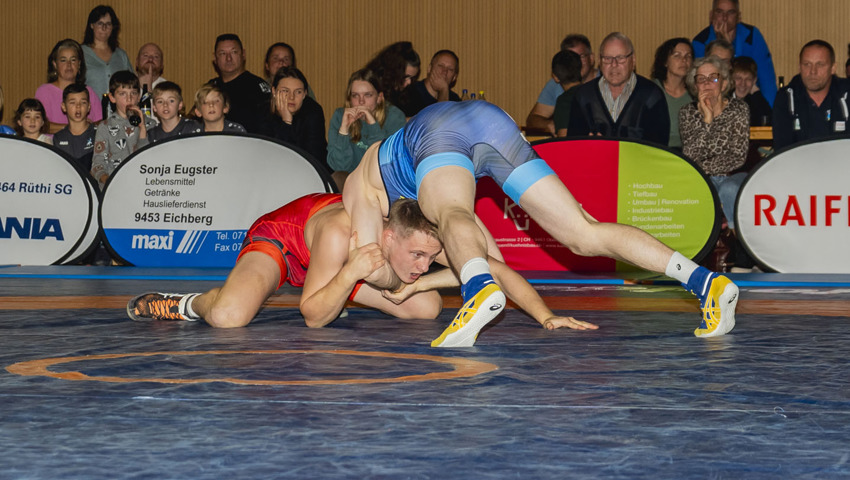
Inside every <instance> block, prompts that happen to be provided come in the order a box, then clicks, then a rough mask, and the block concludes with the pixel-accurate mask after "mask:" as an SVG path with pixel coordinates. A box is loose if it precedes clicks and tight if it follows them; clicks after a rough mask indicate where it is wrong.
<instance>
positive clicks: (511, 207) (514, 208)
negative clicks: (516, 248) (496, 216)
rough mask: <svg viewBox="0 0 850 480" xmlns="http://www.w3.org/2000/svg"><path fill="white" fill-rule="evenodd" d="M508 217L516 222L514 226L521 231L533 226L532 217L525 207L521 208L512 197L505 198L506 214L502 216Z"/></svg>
mask: <svg viewBox="0 0 850 480" xmlns="http://www.w3.org/2000/svg"><path fill="white" fill-rule="evenodd" d="M508 217H510V219H511V221H512V222H514V226H515V227H516V229H517V230H519V231H526V230H528V228H529V227H530V226H531V221H530V218H531V217H529V216H528V214H527V213H525V211H524V210H523V209H521V208H519V205H517V204H516V203H514V202H512V201H511V199H510V198H506V199H505V209H504V216H503V217H502V218H504V219H507V218H508Z"/></svg>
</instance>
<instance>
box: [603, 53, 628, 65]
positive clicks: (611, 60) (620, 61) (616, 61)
mask: <svg viewBox="0 0 850 480" xmlns="http://www.w3.org/2000/svg"><path fill="white" fill-rule="evenodd" d="M634 53H635V52H631V53H629V54H628V55H617V56H616V57H610V56H607V55H602V56H601V57H599V59H600V60H602V63H604V64H605V65H611V64H612V63H613V64H615V65H620V64H623V63H626V60H628V59H629V57H631V56H632V55H634Z"/></svg>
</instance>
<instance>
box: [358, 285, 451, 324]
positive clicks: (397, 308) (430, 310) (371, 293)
mask: <svg viewBox="0 0 850 480" xmlns="http://www.w3.org/2000/svg"><path fill="white" fill-rule="evenodd" d="M354 301H355V302H357V303H360V304H362V305H365V306H367V307H371V308H374V309H377V310H380V311H382V312H384V313H386V314H387V315H390V316H393V317H397V318H423V319H425V318H428V319H430V318H437V316H438V315H439V314H440V311H441V310H442V309H443V298H442V297H441V296H440V294H439V293H438V292H436V291H429V292H419V293H417V294H414V295H413V296H411V297H410V298H408V299H407V300H405V301H404V302H402V303H400V304H398V305H396V304H395V303H393V302H391V301H389V300H387V299H386V298H384V297H383V295H381V292H380V290H378V289H376V288H374V287H372V286H371V285H369V284H368V283H366V284H363V286H361V287H360V289H359V290H357V294H356V295H354Z"/></svg>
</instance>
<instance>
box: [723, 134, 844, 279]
mask: <svg viewBox="0 0 850 480" xmlns="http://www.w3.org/2000/svg"><path fill="white" fill-rule="evenodd" d="M848 151H850V140H847V139H842V140H830V141H824V142H817V143H808V144H803V145H799V146H796V147H793V148H791V149H788V150H785V151H782V152H780V153H778V154H776V155H775V156H772V157H770V158H769V159H767V160H766V161H765V162H763V163H762V164H760V165H759V166H758V167H757V168H756V169H755V170H753V172H752V173H750V175H749V176H748V177H747V180H746V181H745V182H744V184H743V186H742V187H741V190H740V192H738V202H737V205H736V213H735V215H736V226H737V228H738V235H739V237H740V238H741V241H742V242H743V243H744V245H745V246H746V247H747V250H749V251H750V254H751V255H752V256H753V258H754V259H756V260H757V261H758V262H760V263H761V264H762V265H764V266H766V267H768V268H769V269H773V270H776V271H777V272H783V273H786V272H788V273H792V272H793V273H850V249H848V248H847V246H848V244H850V168H848V159H847V152H848Z"/></svg>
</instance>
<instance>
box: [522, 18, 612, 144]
mask: <svg viewBox="0 0 850 480" xmlns="http://www.w3.org/2000/svg"><path fill="white" fill-rule="evenodd" d="M565 50H569V51H571V52H575V53H577V54H578V55H579V56H580V57H581V78H582V83H587V82H589V81H591V80H593V79H594V78H596V77H597V76H598V75H599V71H598V70H597V69H596V68H595V65H594V58H593V50H592V49H591V47H590V40H588V39H587V37H585V36H584V35H582V34H579V33H571V34H569V35H567V36H566V37H564V39H563V40H562V41H561V51H565ZM563 93H564V89H563V87H562V86H561V85H559V82H558V80H557V79H555V78H554V77H553V78H551V79H549V81H548V82H546V85H545V86H544V87H543V90H542V91H541V92H540V95H539V96H538V97H537V103H535V104H534V107H532V109H531V112H529V114H528V117H527V118H526V119H525V125H526V128H528V129H538V130H544V131H545V132H547V133H548V134H550V135H555V133H556V132H555V122H554V120H553V119H552V116H553V115H554V114H555V103H556V102H557V100H558V98H559V97H560V96H561V94H563Z"/></svg>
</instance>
